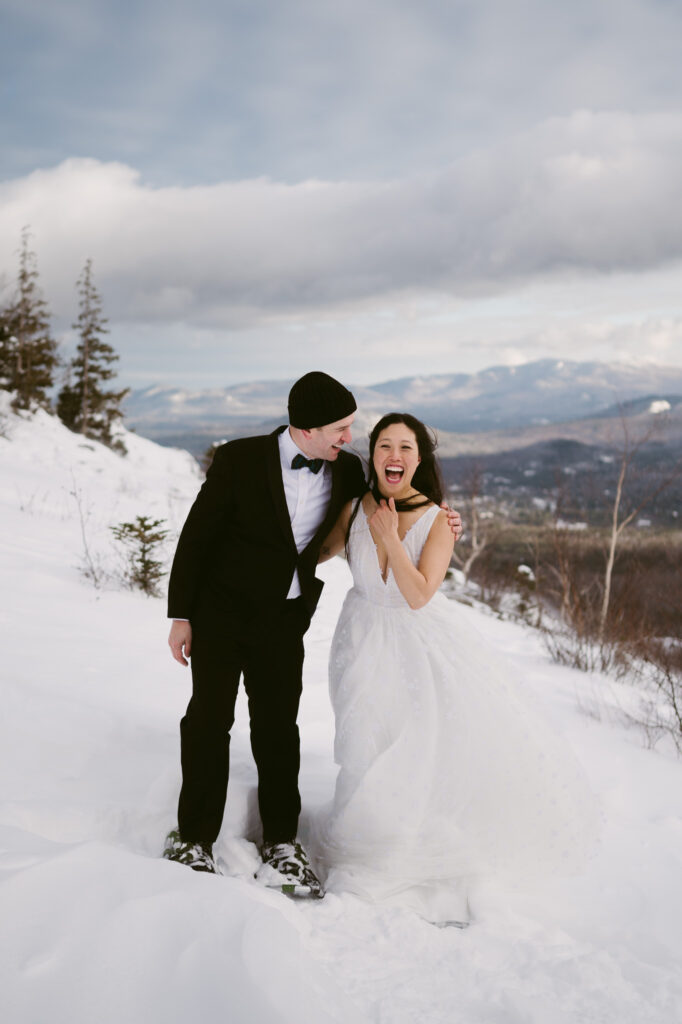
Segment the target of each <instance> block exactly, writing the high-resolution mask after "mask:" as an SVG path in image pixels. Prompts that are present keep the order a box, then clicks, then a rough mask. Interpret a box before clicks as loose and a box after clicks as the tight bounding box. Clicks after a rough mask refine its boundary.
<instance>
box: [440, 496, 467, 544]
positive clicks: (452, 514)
mask: <svg viewBox="0 0 682 1024" xmlns="http://www.w3.org/2000/svg"><path fill="white" fill-rule="evenodd" d="M440 507H441V508H444V509H445V511H446V512H447V514H448V526H449V527H450V529H451V530H452V533H453V535H454V538H455V543H457V541H458V540H459V538H460V537H461V536H462V517H461V516H460V514H459V512H456V511H455V509H454V508H450V506H449V505H448V504H447V502H445V501H443V502H442V503H441V506H440Z"/></svg>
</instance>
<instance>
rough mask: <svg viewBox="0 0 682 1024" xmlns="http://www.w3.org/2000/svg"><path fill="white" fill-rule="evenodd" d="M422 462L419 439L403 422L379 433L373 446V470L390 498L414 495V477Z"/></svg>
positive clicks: (381, 487)
mask: <svg viewBox="0 0 682 1024" xmlns="http://www.w3.org/2000/svg"><path fill="white" fill-rule="evenodd" d="M420 462H421V458H420V455H419V447H418V445H417V438H416V436H415V434H414V432H413V431H412V430H410V428H409V427H408V426H406V424H404V423H392V424H391V425H390V426H388V427H386V428H385V429H384V430H382V431H381V433H380V434H379V436H378V438H377V441H376V445H375V446H374V456H373V463H374V470H375V472H376V475H377V480H378V482H379V490H380V491H381V493H382V494H384V495H385V496H386V497H387V498H395V499H396V500H399V499H400V498H406V497H408V495H410V494H412V493H413V491H414V488H413V487H412V477H413V476H414V474H415V472H416V469H417V466H418V465H419V463H420Z"/></svg>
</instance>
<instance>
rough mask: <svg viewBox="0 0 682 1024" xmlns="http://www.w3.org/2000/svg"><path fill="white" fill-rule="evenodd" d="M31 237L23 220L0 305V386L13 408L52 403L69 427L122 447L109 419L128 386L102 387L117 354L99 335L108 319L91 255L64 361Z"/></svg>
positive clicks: (109, 377) (112, 374) (80, 285)
mask: <svg viewBox="0 0 682 1024" xmlns="http://www.w3.org/2000/svg"><path fill="white" fill-rule="evenodd" d="M30 238H31V234H30V230H29V228H24V230H23V231H22V234H21V248H20V251H19V266H18V271H17V281H16V288H15V291H14V295H13V298H12V299H11V301H10V302H9V304H8V305H6V306H4V307H1V308H0V390H5V391H9V392H11V393H12V408H13V409H14V410H15V411H20V410H27V411H30V410H33V409H36V408H43V409H46V410H48V411H49V412H52V411H56V413H57V415H58V416H59V418H60V419H61V420H62V422H63V423H64V424H65V425H66V426H67V427H69V429H70V430H73V431H76V432H77V433H81V434H83V435H84V436H85V437H88V438H91V439H92V440H96V441H101V442H103V443H104V444H106V445H108V446H109V447H110V448H113V449H114V450H117V451H120V452H124V451H125V446H124V445H123V442H122V441H121V440H120V438H117V437H116V436H115V433H114V427H115V425H116V423H117V422H118V421H119V420H120V419H121V418H122V415H123V414H122V411H121V402H122V401H123V399H124V397H125V396H126V395H127V394H128V388H125V389H123V390H121V391H116V390H107V387H106V385H107V382H108V381H111V380H112V379H113V378H114V377H115V375H116V374H115V370H114V368H113V366H114V364H115V362H116V361H117V359H118V355H117V354H116V352H115V351H114V349H113V348H112V346H111V345H110V344H109V343H108V342H107V341H106V340H105V335H107V334H108V333H109V330H108V328H107V326H106V325H107V323H108V321H107V319H106V317H105V316H104V315H103V311H102V300H101V298H100V295H99V293H98V291H97V288H96V287H95V283H94V280H93V271H92V260H91V259H88V260H86V262H85V266H84V268H83V270H82V272H81V274H80V276H79V278H78V280H77V282H76V289H77V293H78V316H77V318H76V320H75V321H74V323H73V324H72V327H73V329H74V330H75V331H76V332H77V335H78V339H79V341H78V346H77V349H76V354H75V356H74V357H73V358H72V359H71V360H69V361H68V362H66V363H65V362H63V361H62V360H61V359H60V357H59V354H58V344H57V341H56V340H55V339H54V338H53V337H52V334H51V331H50V314H49V312H48V308H47V304H46V302H45V300H44V299H43V297H42V293H41V290H40V286H39V283H38V267H37V259H36V254H35V253H34V252H33V251H32V250H31V247H30ZM59 373H60V374H61V388H60V389H59V391H58V392H57V395H56V401H55V404H54V409H53V403H52V400H51V398H50V392H51V391H52V390H53V389H54V388H55V387H56V386H57V383H58V381H57V374H59Z"/></svg>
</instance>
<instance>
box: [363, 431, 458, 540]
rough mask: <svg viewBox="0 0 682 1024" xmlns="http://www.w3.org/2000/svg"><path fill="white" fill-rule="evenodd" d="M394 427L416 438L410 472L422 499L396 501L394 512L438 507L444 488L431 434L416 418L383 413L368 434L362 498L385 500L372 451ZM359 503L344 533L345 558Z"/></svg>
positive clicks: (433, 438)
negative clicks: (414, 460)
mask: <svg viewBox="0 0 682 1024" xmlns="http://www.w3.org/2000/svg"><path fill="white" fill-rule="evenodd" d="M396 423H404V424H405V426H406V427H407V428H408V429H409V430H411V431H412V433H413V434H414V436H415V438H416V441H417V450H418V452H419V458H420V459H421V462H420V463H419V465H418V466H417V468H416V470H415V471H414V476H413V477H412V486H413V488H414V489H415V490H416V491H419V492H420V494H422V495H423V496H424V497H423V498H417V499H415V498H405V499H403V500H402V501H396V503H395V507H396V510H397V511H398V512H407V511H409V510H410V509H415V508H422V507H423V506H424V505H429V504H430V503H431V502H433V503H434V504H435V505H440V503H441V501H442V500H443V492H444V490H445V487H444V484H443V477H442V476H441V472H440V466H439V465H438V460H437V459H436V448H437V447H438V442H437V440H436V436H435V434H433V433H432V431H430V430H429V428H428V427H427V426H426V425H425V424H424V423H422V421H421V420H418V419H417V417H416V416H412V415H410V413H409V412H389V413H387V414H386V416H382V417H381V419H380V420H379V422H378V423H377V424H376V425H375V427H374V429H373V430H372V433H371V434H370V435H369V477H368V481H367V487H366V488H365V491H364V493H365V494H366V493H367V491H371V492H372V497H373V498H374V500H375V501H376V502H377V504H378V503H379V502H380V501H381V499H382V498H383V499H384V500H386V495H385V494H382V493H381V491H380V489H379V480H378V478H377V471H376V469H375V468H374V449H375V448H376V444H377V441H378V439H379V435H380V434H381V432H382V431H383V430H386V428H387V427H392V426H393V425H394V424H396ZM360 500H361V499H359V500H358V501H357V502H356V503H355V508H354V509H353V511H352V513H351V517H350V520H349V522H348V529H347V530H346V557H348V538H349V537H350V531H351V527H352V525H353V523H354V521H355V517H356V516H357V514H358V509H359V508H360Z"/></svg>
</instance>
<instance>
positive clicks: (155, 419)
mask: <svg viewBox="0 0 682 1024" xmlns="http://www.w3.org/2000/svg"><path fill="white" fill-rule="evenodd" d="M292 383H293V381H292V380H283V381H253V382H249V383H244V384H237V385H233V386H231V387H226V388H214V389H211V390H207V391H188V390H183V389H178V388H162V387H150V388H145V389H142V390H137V391H133V392H132V393H131V394H130V395H129V397H128V399H127V403H126V421H127V423H128V424H129V425H130V426H132V427H134V428H135V430H137V431H139V432H140V433H142V434H145V435H146V436H148V437H153V438H155V439H156V440H160V441H163V442H165V443H180V442H181V439H182V437H183V436H185V437H187V436H191V435H197V436H201V437H202V439H210V438H212V439H215V438H218V437H223V436H225V437H229V436H235V435H236V434H238V433H252V432H261V431H264V430H267V429H273V428H274V426H275V425H276V424H277V423H282V422H285V421H286V404H287V394H288V392H289V388H290V387H291V384H292ZM348 386H349V387H350V388H351V389H352V391H353V393H354V394H355V396H356V399H357V402H358V409H359V414H358V417H357V422H356V434H357V435H358V436H359V435H360V434H364V433H365V432H366V429H368V428H369V427H370V426H371V424H372V423H374V422H376V419H377V418H378V417H379V416H380V415H382V414H383V413H385V412H388V411H391V410H400V411H404V412H412V413H414V414H415V415H417V416H420V417H422V418H423V419H424V420H425V421H426V422H428V423H429V424H430V425H431V426H433V427H435V428H436V429H438V430H443V431H456V432H460V433H470V432H479V431H490V430H507V429H521V428H524V427H528V426H532V425H542V424H549V423H558V422H562V421H565V420H575V419H579V418H583V417H587V416H593V415H594V414H598V413H601V412H603V411H604V410H605V409H607V408H609V407H613V406H614V405H617V404H618V403H620V402H626V401H630V400H632V399H637V398H643V397H645V396H654V397H659V396H661V397H662V396H671V395H672V396H674V395H682V370H678V369H675V368H671V367H662V366H645V367H633V366H629V365H626V364H606V363H598V362H593V363H577V362H570V361H565V360H555V359H543V360H539V361H537V362H532V363H526V364H524V365H522V366H516V367H507V366H496V367H491V368H489V369H487V370H482V371H480V372H479V373H473V374H435V375H423V376H418V377H405V378H401V379H398V380H390V381H385V382H383V383H379V384H375V385H373V386H372V387H364V386H355V385H354V384H353V383H352V382H348ZM202 443H203V440H202ZM194 449H196V446H194Z"/></svg>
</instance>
